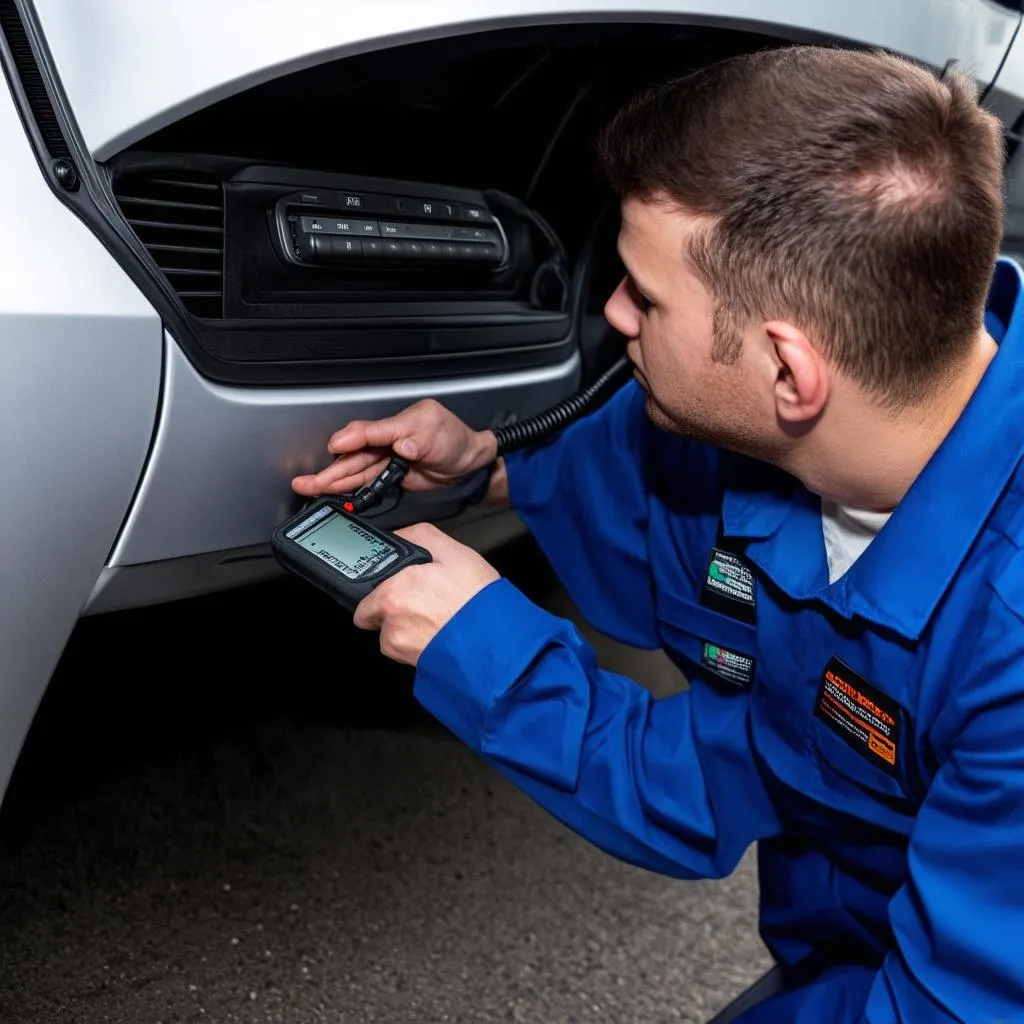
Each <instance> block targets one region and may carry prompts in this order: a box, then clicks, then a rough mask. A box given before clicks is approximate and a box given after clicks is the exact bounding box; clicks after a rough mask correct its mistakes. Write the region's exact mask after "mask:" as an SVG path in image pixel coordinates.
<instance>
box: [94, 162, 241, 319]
mask: <svg viewBox="0 0 1024 1024" xmlns="http://www.w3.org/2000/svg"><path fill="white" fill-rule="evenodd" d="M114 195H115V197H116V198H117V202H118V204H119V205H120V207H121V212H122V213H123V214H124V217H125V219H126V220H127V221H128V224H129V225H130V226H131V228H132V230H133V231H134V232H135V234H136V236H137V237H138V239H139V241H140V242H142V244H143V245H144V246H145V247H146V250H147V251H148V252H149V254H150V256H152V257H153V260H154V261H155V262H156V264H157V266H159V267H160V269H161V271H163V273H164V274H165V275H166V276H167V279H168V281H169V282H170V284H171V287H172V288H173V289H174V291H175V292H176V293H177V295H178V297H179V298H180V299H181V301H182V304H183V305H184V306H185V308H186V309H187V310H188V311H189V312H190V313H192V314H193V315H194V316H197V317H201V318H203V319H220V318H221V317H222V316H223V315H224V289H223V281H224V248H223V235H224V199H223V192H222V187H221V183H220V182H219V181H215V180H213V179H211V178H207V177H203V176H201V175H194V176H193V175H189V174H187V173H182V174H181V176H177V175H175V176H171V175H169V174H168V173H167V171H166V170H161V171H158V172H156V173H154V174H131V175H125V176H124V177H122V178H121V179H119V180H118V181H117V182H116V183H115V185H114Z"/></svg>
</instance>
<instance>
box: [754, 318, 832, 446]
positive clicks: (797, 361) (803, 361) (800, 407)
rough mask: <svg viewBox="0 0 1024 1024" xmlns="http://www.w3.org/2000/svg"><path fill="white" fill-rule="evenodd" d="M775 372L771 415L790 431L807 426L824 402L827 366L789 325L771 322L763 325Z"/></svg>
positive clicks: (802, 333)
mask: <svg viewBox="0 0 1024 1024" xmlns="http://www.w3.org/2000/svg"><path fill="white" fill-rule="evenodd" d="M764 330H765V334H766V335H767V336H768V340H769V341H770V343H771V344H772V346H773V348H774V356H775V362H776V368H777V376H776V379H775V384H774V388H775V411H776V414H777V415H778V417H779V420H780V421H781V422H782V423H784V424H789V425H790V426H791V427H795V428H799V427H806V426H810V425H811V424H812V423H813V422H814V421H815V420H816V419H817V418H818V417H819V416H820V415H821V412H822V410H823V409H824V408H825V403H826V402H827V401H828V396H829V389H830V385H831V382H830V379H829V368H828V363H827V362H826V361H825V358H824V356H823V355H822V354H821V352H819V351H818V349H817V348H815V347H814V345H813V344H811V341H810V339H809V338H808V337H807V335H806V334H804V332H803V331H801V330H800V328H799V327H795V326H794V325H793V324H790V323H786V322H785V321H782V320H774V321H771V322H770V323H766V324H765V325H764Z"/></svg>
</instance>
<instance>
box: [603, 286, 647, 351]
mask: <svg viewBox="0 0 1024 1024" xmlns="http://www.w3.org/2000/svg"><path fill="white" fill-rule="evenodd" d="M627 280H628V279H627V278H625V277H624V278H623V279H622V280H621V281H620V282H619V285H618V287H617V288H616V289H615V291H613V292H612V294H611V295H610V296H609V298H608V301H607V302H606V303H605V304H604V317H605V319H606V320H607V321H608V323H610V324H611V325H612V327H614V328H615V330H617V331H618V332H619V333H620V334H624V335H625V336H626V337H627V338H636V337H638V336H639V334H640V311H639V310H638V309H637V307H636V303H635V302H634V301H633V298H632V296H631V295H630V294H629V289H628V288H627V286H626V282H627Z"/></svg>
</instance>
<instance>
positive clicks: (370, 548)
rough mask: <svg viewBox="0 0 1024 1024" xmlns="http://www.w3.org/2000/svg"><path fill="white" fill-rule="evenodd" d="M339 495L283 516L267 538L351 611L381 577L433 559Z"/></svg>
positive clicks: (290, 565) (280, 556) (288, 564)
mask: <svg viewBox="0 0 1024 1024" xmlns="http://www.w3.org/2000/svg"><path fill="white" fill-rule="evenodd" d="M345 504H346V502H345V501H344V500H342V499H340V498H332V497H323V498H318V499H317V500H316V501H314V502H313V503H312V504H311V505H309V506H307V507H306V508H304V509H303V510H302V511H301V512H299V513H298V514H297V515H294V516H292V518H291V519H287V520H285V521H284V522H283V523H282V524H281V525H280V526H279V527H278V528H277V529H276V530H275V531H274V533H273V535H272V536H271V539H270V546H271V550H272V551H273V552H274V556H275V557H276V558H277V560H278V562H280V563H281V565H283V566H284V567H285V568H286V569H290V570H291V571H292V572H294V573H296V574H297V575H299V576H301V577H302V578H303V579H306V580H308V581H309V582H310V583H312V584H314V585H315V586H317V587H319V588H320V589H321V590H323V591H324V592H326V593H327V594H329V595H330V596H331V597H333V598H334V599H335V600H336V601H338V602H339V603H340V604H342V605H344V606H345V607H346V608H348V609H349V610H350V611H354V610H355V607H356V605H357V604H359V602H360V601H361V600H362V599H363V598H364V597H366V595H367V594H369V593H370V591H371V590H373V588H374V587H376V586H378V585H379V584H381V583H383V582H384V581H385V580H386V579H389V578H390V577H392V576H394V574H395V573H396V572H398V571H399V570H400V569H404V568H405V567H406V566H409V565H420V564H422V563H425V562H430V561H433V559H432V558H431V557H430V552H429V551H427V550H426V549H424V548H421V547H420V546H419V545H418V544H412V543H410V542H409V541H407V540H403V539H402V538H401V537H399V536H397V535H396V534H393V533H390V532H389V531H387V530H382V529H380V528H379V527H376V526H372V525H370V524H369V523H367V522H366V521H365V520H363V519H360V518H359V517H358V516H355V515H352V514H351V513H349V512H348V511H346V509H345Z"/></svg>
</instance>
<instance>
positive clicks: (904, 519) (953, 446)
mask: <svg viewBox="0 0 1024 1024" xmlns="http://www.w3.org/2000/svg"><path fill="white" fill-rule="evenodd" d="M986 326H987V327H988V329H989V331H990V333H991V334H992V335H993V337H994V338H995V339H996V340H997V341H998V342H999V351H998V354H997V355H996V357H995V358H994V360H993V362H992V363H991V364H990V367H989V369H988V371H987V372H986V374H985V376H984V378H983V379H982V381H981V384H980V385H979V387H978V389H977V391H976V392H975V394H974V396H973V397H972V399H971V401H970V403H969V404H968V406H967V408H966V409H965V411H964V412H963V414H962V415H961V417H960V418H959V420H958V422H957V423H956V425H955V426H954V428H953V430H952V432H951V433H950V434H949V435H948V437H947V438H946V439H945V441H944V442H943V443H942V445H941V447H940V448H939V450H938V451H937V452H936V453H935V455H934V456H933V457H932V459H931V460H930V461H929V463H928V464H927V466H926V467H925V469H924V471H923V472H922V473H921V474H920V476H919V477H918V479H917V480H916V481H915V482H914V484H913V486H912V487H911V489H910V490H909V492H908V493H907V494H906V496H905V497H904V498H903V500H902V501H901V502H900V504H899V506H898V507H897V508H896V510H895V512H894V513H893V515H892V517H891V518H890V519H889V521H888V522H887V524H886V525H885V526H884V527H883V529H882V530H881V532H880V533H879V534H878V535H877V537H876V538H875V539H874V540H873V541H872V543H871V544H870V546H869V547H868V548H867V550H866V551H865V552H864V554H863V555H861V557H860V558H859V559H858V560H857V561H856V562H855V563H854V565H853V566H852V567H851V568H850V569H849V571H848V572H847V573H846V574H845V575H844V576H843V577H842V578H840V579H839V580H838V581H837V582H836V583H835V584H833V585H829V582H828V571H827V565H826V557H825V550H824V544H823V539H822V527H821V510H820V501H819V499H818V498H817V497H816V496H815V495H813V494H811V493H809V492H808V491H807V490H806V489H804V488H803V487H802V486H801V485H800V484H799V483H798V482H796V481H795V480H794V479H793V478H792V477H789V476H788V475H786V474H784V473H782V472H780V471H778V470H775V469H773V468H772V467H769V466H766V465H764V464H761V463H755V462H752V461H749V460H745V459H743V458H741V457H739V456H735V455H731V454H729V453H726V452H723V451H721V450H720V449H717V448H713V447H709V446H705V445H702V444H698V443H695V442H690V441H686V440H682V439H679V438H677V437H673V436H671V435H669V434H666V433H662V432H660V431H658V430H656V429H655V428H654V427H653V426H652V425H651V424H650V422H649V421H648V419H647V418H646V416H645V413H644V396H643V393H642V392H641V391H640V390H639V389H638V388H637V387H636V385H635V384H632V383H631V384H629V385H628V386H626V387H625V388H624V389H623V390H622V391H621V392H619V393H618V394H617V395H615V396H614V397H613V398H612V399H611V400H610V401H609V402H608V403H607V404H606V405H605V406H604V407H603V408H601V409H600V410H599V411H597V412H596V413H594V414H593V415H591V416H589V417H587V418H585V419H583V420H581V421H580V422H578V423H577V424H575V425H574V426H573V427H571V428H570V429H568V430H566V431H565V432H564V433H562V434H561V435H560V436H559V437H558V438H557V439H556V440H554V441H553V442H552V443H550V444H548V445H546V446H544V447H540V448H537V449H534V450H531V451H529V452H527V453H521V454H517V455H514V456H511V457H509V458H508V460H507V464H508V474H509V483H510V490H511V496H512V503H513V505H514V507H515V508H516V509H517V510H518V511H519V512H520V513H521V515H522V516H523V517H524V519H525V520H526V522H527V524H528V526H529V527H530V530H531V531H532V533H533V535H534V536H535V537H536V538H537V540H538V542H539V543H540V545H541V546H542V548H543V550H544V552H545V553H546V555H547V556H548V558H549V559H550V561H551V562H552V564H553V566H554V568H555V570H556V571H557V573H558V575H559V577H560V579H561V580H562V582H563V583H564V585H565V587H566V588H567V590H568V592H569V594H570V595H571V597H572V598H573V599H574V601H575V602H576V604H577V606H578V607H579V609H580V611H581V612H582V614H583V615H584V616H585V617H586V619H587V620H588V621H589V622H591V623H592V624H593V625H594V626H595V627H596V628H598V629H599V630H601V631H602V632H605V633H607V634H609V635H611V636H613V637H615V638H617V639H619V640H621V641H624V642H625V643H627V644H631V645H635V646H638V647H643V648H656V647H662V648H664V649H665V651H666V652H667V653H668V654H669V655H670V656H671V657H672V659H673V660H674V661H675V662H676V664H678V665H679V667H680V668H681V669H682V670H683V671H684V673H685V674H686V675H687V677H688V678H689V680H690V683H691V685H690V688H689V689H688V690H687V691H686V692H684V693H681V694H679V695H677V696H673V697H670V698H666V699H662V700H656V699H654V698H652V697H651V696H650V695H649V694H648V693H647V691H645V690H644V689H643V688H641V687H640V686H639V685H637V684H636V683H634V682H632V681H630V680H628V679H626V678H624V677H622V676H620V675H616V674H613V673H610V672H604V671H601V670H599V669H598V667H597V665H596V664H595V656H594V652H593V650H592V648H591V647H590V646H589V645H588V644H587V643H586V642H585V641H584V640H583V639H582V637H581V636H580V634H579V633H578V631H577V630H576V629H575V628H574V627H573V626H572V625H571V624H570V623H568V622H566V621H564V620H562V619H559V618H556V617H554V616H552V615H550V614H548V613H546V612H545V611H543V610H541V609H539V608H538V607H536V606H535V605H534V604H532V603H531V602H530V601H528V600H527V599H526V598H525V597H524V596H523V595H522V594H521V593H520V592H519V591H517V590H516V589H515V588H514V587H513V586H512V585H511V584H510V583H509V582H508V581H507V580H499V581H497V582H495V583H493V584H491V585H490V586H488V587H487V588H486V589H484V590H483V591H482V592H480V593H479V594H478V595H477V596H476V597H474V598H473V599H472V600H471V601H470V602H469V603H468V604H466V605H465V606H464V607H463V608H462V609H461V610H460V611H459V612H458V613H457V614H456V615H455V616H454V618H453V619H451V621H450V622H449V623H448V624H447V625H446V626H445V627H444V628H443V629H442V630H441V631H440V632H439V633H438V635H437V636H436V637H435V638H434V640H433V641H432V642H431V643H430V644H429V646H428V647H427V649H426V650H425V651H424V653H423V655H422V657H421V659H420V662H419V667H418V670H417V675H416V683H415V693H416V695H417V697H418V699H419V700H420V702H421V703H422V704H423V705H424V706H425V707H426V708H427V709H428V710H429V711H430V712H432V713H433V714H434V715H435V716H436V717H437V718H438V719H440V720H441V721H442V722H443V723H445V724H446V725H447V726H448V727H449V728H450V729H451V730H452V731H453V732H454V733H455V734H456V735H457V736H459V737H460V738H461V739H462V740H463V741H464V742H465V743H467V744H468V745H469V746H470V747H472V748H473V749H474V750H476V751H478V752H479V753H481V754H482V755H483V756H484V757H486V758H487V759H488V760H489V761H490V762H491V763H493V764H494V765H495V766H496V767H497V768H498V769H499V770H500V771H501V772H502V773H504V774H505V775H506V776H508V777H509V778H510V779H512V780H513V781H514V782H515V783H516V784H517V785H518V786H520V787H521V788H522V789H523V790H525V791H526V792H527V793H528V794H529V795H530V796H531V797H533V798H534V799H535V800H536V801H537V802H538V803H540V804H541V805H542V806H544V807H545V808H547V809H548V810H549V811H550V812H551V813H552V814H554V815H555V816H556V817H558V818H559V819H561V820H562V821H563V822H565V823H566V824H567V825H568V826H570V827H571V828H572V829H574V830H576V831H577V832H578V833H580V834H581V835H583V836H585V837H586V838H587V839H589V840H590V841H592V842H593V843H595V844H596V845H598V846H599V847H601V848H603V849H604V850H606V851H608V852H609V853H611V854H614V855H615V856H617V857H620V858H622V859H624V860H626V861H629V862H631V863H633V864H636V865H640V866H642V867H645V868H648V869H650V870H653V871H657V872H662V873H664V874H667V875H674V876H678V877H681V878H709V877H721V876H723V875H726V874H728V873H729V872H731V871H732V870H733V869H734V868H735V867H736V865H737V862H738V861H739V859H740V857H741V856H742V854H743V852H744V851H745V850H746V849H747V848H748V847H749V846H750V845H751V844H752V843H755V842H756V843H758V853H759V875H760V886H761V934H762V936H763V938H764V941H765V942H766V944H767V946H768V948H769V949H770V951H771V953H772V954H773V955H774V957H775V958H776V959H777V960H778V962H779V963H780V964H781V965H782V966H783V968H784V969H785V971H786V975H787V982H788V987H787V990H786V991H785V992H784V993H782V994H781V995H780V996H778V997H775V998H773V999H771V1000H769V1001H767V1002H764V1003H761V1004H760V1005H759V1006H757V1007H755V1008H754V1009H753V1010H751V1011H748V1012H747V1013H746V1014H745V1015H744V1016H743V1017H742V1018H741V1019H742V1020H743V1021H744V1024H753V1022H760V1021H787V1022H788V1021H796V1022H809V1024H826V1022H845V1021H870V1022H872V1024H883V1022H890V1021H903V1022H910V1024H930V1022H939V1021H942V1022H946V1021H969V1022H972V1024H974V1022H977V1024H996V1022H1011V1021H1024V551H1022V544H1024V468H1022V466H1024V460H1022V455H1024V276H1022V274H1021V271H1020V269H1019V268H1018V267H1017V266H1016V264H1014V263H1012V262H1009V261H1007V260H1000V261H999V263H998V265H997V267H996V270H995V276H994V278H993V282H992V288H991V292H990V296H989V305H988V311H987V313H986ZM722 401H723V402H727V401H729V396H728V395H727V394H723V395H722ZM680 997H681V998H684V997H685V994H682V993H681V994H680Z"/></svg>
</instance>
